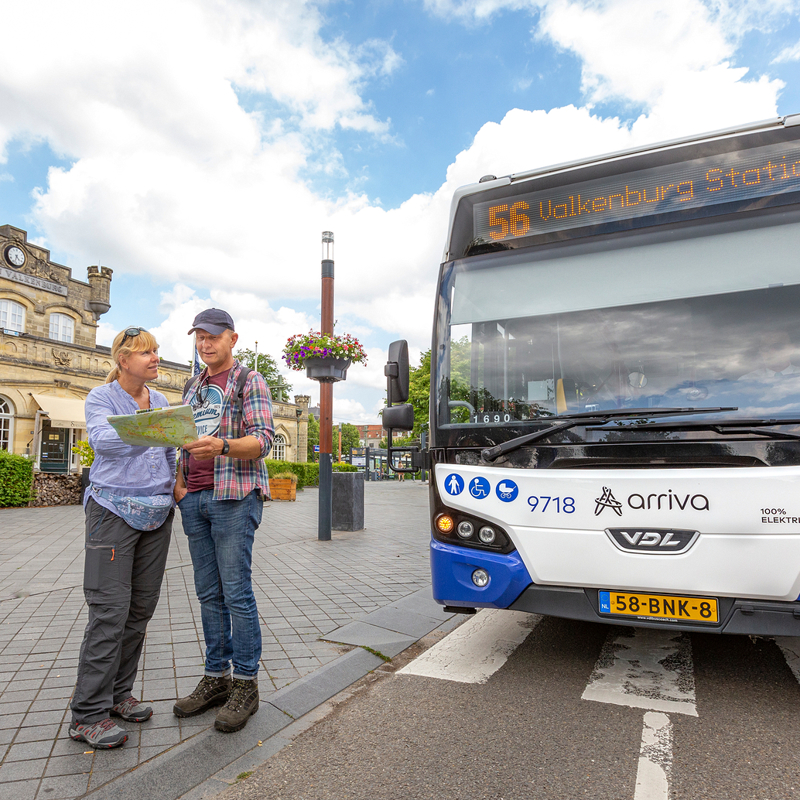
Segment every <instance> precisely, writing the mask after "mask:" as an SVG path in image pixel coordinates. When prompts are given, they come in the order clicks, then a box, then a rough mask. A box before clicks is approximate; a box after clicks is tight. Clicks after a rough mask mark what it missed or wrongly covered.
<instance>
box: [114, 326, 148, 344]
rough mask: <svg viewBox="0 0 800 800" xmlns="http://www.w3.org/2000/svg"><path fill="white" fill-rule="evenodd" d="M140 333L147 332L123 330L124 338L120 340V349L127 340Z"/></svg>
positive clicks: (144, 331) (139, 329)
mask: <svg viewBox="0 0 800 800" xmlns="http://www.w3.org/2000/svg"><path fill="white" fill-rule="evenodd" d="M140 333H147V331H146V330H145V329H144V328H125V338H124V339H123V340H122V343H121V344H120V347H122V345H124V344H125V342H127V341H128V339H133V338H135V337H136V336H138V335H139V334H140Z"/></svg>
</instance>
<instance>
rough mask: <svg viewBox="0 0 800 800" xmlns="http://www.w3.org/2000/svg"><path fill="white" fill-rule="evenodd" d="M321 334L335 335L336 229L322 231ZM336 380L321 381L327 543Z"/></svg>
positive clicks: (322, 508) (322, 526) (321, 530)
mask: <svg viewBox="0 0 800 800" xmlns="http://www.w3.org/2000/svg"><path fill="white" fill-rule="evenodd" d="M320 332H321V333H328V334H330V335H333V231H323V232H322V324H321V326H320ZM332 455H333V383H332V382H328V381H320V384H319V516H318V531H317V538H318V539H319V541H321V542H328V541H330V538H331V525H332V521H333V465H332Z"/></svg>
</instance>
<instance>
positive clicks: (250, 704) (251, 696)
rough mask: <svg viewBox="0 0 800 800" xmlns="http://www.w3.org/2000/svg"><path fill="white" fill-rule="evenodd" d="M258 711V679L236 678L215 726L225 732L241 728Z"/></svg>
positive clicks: (215, 721)
mask: <svg viewBox="0 0 800 800" xmlns="http://www.w3.org/2000/svg"><path fill="white" fill-rule="evenodd" d="M256 711H258V680H257V679H256V678H253V679H252V680H246V679H244V680H243V679H241V678H234V679H233V685H232V686H231V694H230V697H228V701H227V702H226V703H225V705H224V706H222V708H221V709H220V710H219V712H218V713H217V718H216V719H215V720H214V727H215V728H216V729H217V730H218V731H222V732H223V733H233V731H238V730H241V729H242V728H244V726H245V725H247V720H248V719H250V717H251V716H252V715H253V714H255V713H256Z"/></svg>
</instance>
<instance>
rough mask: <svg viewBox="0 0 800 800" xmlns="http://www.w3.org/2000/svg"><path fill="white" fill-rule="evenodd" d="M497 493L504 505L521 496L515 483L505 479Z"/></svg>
mask: <svg viewBox="0 0 800 800" xmlns="http://www.w3.org/2000/svg"><path fill="white" fill-rule="evenodd" d="M496 492H497V496H498V497H499V498H500V499H501V500H502V501H503V502H504V503H510V502H511V501H512V500H515V499H516V497H517V495H518V494H519V487H518V486H517V484H516V483H514V481H510V480H508V479H505V480H502V481H500V483H498V484H497V489H496Z"/></svg>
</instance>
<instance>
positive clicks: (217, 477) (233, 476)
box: [183, 361, 275, 500]
mask: <svg viewBox="0 0 800 800" xmlns="http://www.w3.org/2000/svg"><path fill="white" fill-rule="evenodd" d="M241 371H242V365H241V364H240V363H239V362H238V361H234V362H233V367H232V368H231V371H230V373H229V374H228V383H227V384H226V386H225V397H224V398H223V400H222V419H221V420H220V427H219V433H218V434H217V435H218V436H219V437H220V438H221V439H241V438H242V437H244V436H255V437H256V439H258V441H259V442H260V443H261V455H260V456H259V457H258V458H254V459H252V460H251V461H246V460H243V459H240V458H228V457H227V456H217V457H216V458H215V459H214V499H215V500H241V499H243V498H244V497H246V496H247V495H248V494H250V492H252V491H253V489H256V488H259V489H261V493H262V495H263V496H264V497H269V496H270V494H269V477H268V475H267V465H266V464H265V463H264V459H265V458H266V457H267V454H268V453H269V451H270V449H271V448H272V439H273V436H274V434H275V429H274V427H273V424H272V397H271V396H270V393H269V387H268V386H267V382H266V381H265V380H264V377H263V376H262V375H261V374H260V373H258V372H255V371H252V372H251V373H250V375H248V377H247V382H246V383H245V385H244V405H243V408H242V415H243V417H244V430H242V428H241V426H240V425H239V424H238V420H235V419H234V417H235V416H236V417H238V411H237V407H236V398H234V397H233V393H234V390H235V387H236V378H237V377H238V376H239V373H240V372H241ZM207 374H208V368H206V369H204V370H203V371H202V372H201V373H200V377H199V378H198V379H197V380H196V381H194V383H193V384H192V385H191V386H190V387H189V391H188V392H187V393H186V396H185V397H184V398H183V402H184V403H186V404H188V405H191V404H192V401H193V400H194V397H195V395H196V394H197V389H198V387H199V386H200V384H201V383H202V382H203V379H204V378H205V377H206V375H207ZM186 457H187V454H186V451H184V453H183V458H186Z"/></svg>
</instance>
